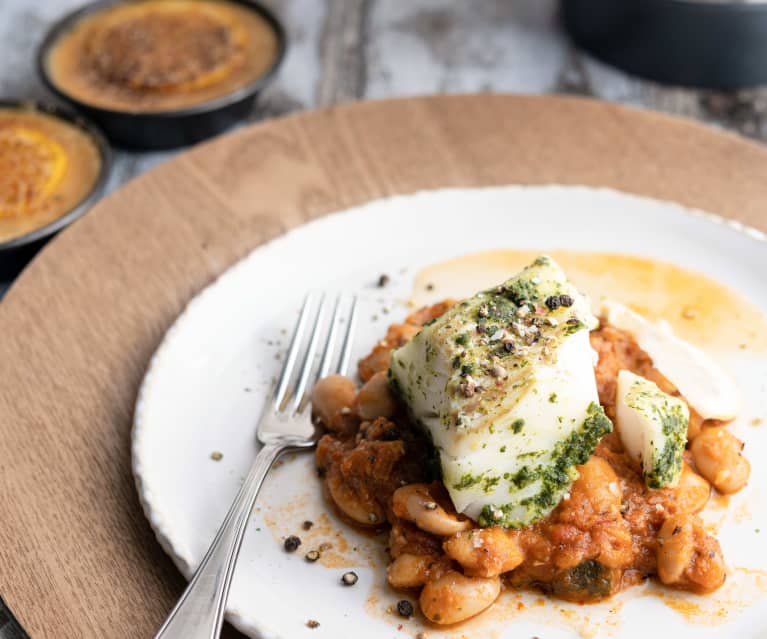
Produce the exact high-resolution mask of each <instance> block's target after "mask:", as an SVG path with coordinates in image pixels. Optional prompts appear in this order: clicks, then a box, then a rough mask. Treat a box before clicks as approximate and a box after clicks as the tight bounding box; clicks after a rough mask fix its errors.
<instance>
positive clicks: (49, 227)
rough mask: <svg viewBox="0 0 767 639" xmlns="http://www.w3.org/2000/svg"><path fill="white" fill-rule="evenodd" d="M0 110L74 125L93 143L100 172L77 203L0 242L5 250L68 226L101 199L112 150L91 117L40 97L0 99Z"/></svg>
mask: <svg viewBox="0 0 767 639" xmlns="http://www.w3.org/2000/svg"><path fill="white" fill-rule="evenodd" d="M0 109H18V110H24V109H26V110H34V111H38V112H40V113H42V114H44V115H50V116H52V117H55V118H58V119H60V120H64V121H65V122H67V123H68V124H71V125H74V126H76V127H77V128H78V129H80V130H81V131H83V132H84V133H86V134H87V135H88V136H89V137H90V138H91V139H92V140H93V141H94V142H95V144H96V148H97V149H98V152H99V157H100V160H101V166H100V167H99V173H98V176H97V177H96V180H95V182H94V183H93V186H92V187H91V189H90V191H88V193H86V194H85V195H84V196H83V197H82V199H81V200H80V201H79V202H78V203H77V204H75V205H74V206H73V207H72V208H71V209H69V210H68V211H66V212H64V213H63V214H62V215H60V216H59V217H57V218H56V219H55V220H53V221H52V222H49V223H48V224H46V225H45V226H41V227H39V228H36V229H34V230H32V231H30V232H29V233H25V234H24V235H19V236H17V237H13V238H11V239H9V240H5V241H2V242H0V251H6V250H8V249H17V248H19V247H21V246H25V245H27V244H32V243H33V242H37V241H38V240H42V239H44V238H46V237H49V236H51V235H53V234H54V233H56V232H57V231H60V230H61V229H63V228H64V227H66V226H68V225H69V224H71V223H72V222H74V221H75V220H76V219H78V218H79V217H82V216H83V215H84V214H85V213H86V212H87V211H88V210H89V209H90V208H91V207H92V206H93V205H94V204H95V203H96V201H98V200H99V199H100V198H101V195H102V194H103V192H104V187H105V186H106V182H107V179H108V178H109V174H110V170H111V168H112V149H111V148H110V146H109V143H108V142H107V140H106V138H105V137H104V135H103V133H101V130H100V129H99V128H98V127H96V125H94V124H93V123H92V122H91V121H90V120H88V119H87V118H84V117H82V116H81V115H79V114H77V113H75V112H74V111H72V110H70V109H67V108H65V107H62V106H59V105H57V104H52V103H50V102H43V101H39V100H12V99H2V98H0Z"/></svg>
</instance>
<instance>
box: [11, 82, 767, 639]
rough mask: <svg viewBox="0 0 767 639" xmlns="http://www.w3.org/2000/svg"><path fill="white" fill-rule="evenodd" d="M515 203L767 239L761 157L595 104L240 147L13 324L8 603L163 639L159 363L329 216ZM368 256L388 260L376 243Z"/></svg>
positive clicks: (703, 132)
mask: <svg viewBox="0 0 767 639" xmlns="http://www.w3.org/2000/svg"><path fill="white" fill-rule="evenodd" d="M508 183H518V184H547V183H560V184H587V185H594V186H610V187H614V188H618V189H623V190H625V191H630V192H633V193H639V194H643V195H649V196H654V197H658V198H663V199H668V200H673V201H676V202H680V203H682V204H685V205H689V206H695V207H700V208H703V209H706V210H709V211H712V212H715V213H719V214H721V215H725V216H729V217H732V218H737V219H738V220H741V221H742V222H745V223H747V224H750V225H752V226H755V227H758V228H761V229H763V230H767V212H766V211H765V203H767V150H765V149H764V148H762V147H760V146H757V145H756V144H753V143H749V142H746V141H744V140H742V139H740V138H738V137H735V136H733V135H730V134H724V133H720V132H717V131H715V130H713V129H709V128H706V127H703V126H701V125H697V124H693V123H691V122H686V121H683V120H678V119H674V118H670V117H667V116H662V115H659V114H656V113H650V112H641V111H636V110H631V109H626V108H623V107H618V106H615V105H610V104H606V103H600V102H593V101H588V100H582V99H578V98H554V97H519V96H498V95H494V96H491V95H481V96H461V97H433V98H417V99H406V100H397V101H387V102H371V103H358V104H352V105H347V106H339V107H335V108H332V109H329V110H326V111H320V112H314V113H305V114H301V115H297V116H293V117H289V118H286V119H281V120H273V121H270V122H267V123H264V124H260V125H256V126H253V127H250V128H246V129H243V130H240V131H238V132H236V133H234V134H231V135H228V136H224V137H222V138H219V139H217V140H215V141H213V142H210V143H208V144H205V145H202V146H200V147H197V148H196V149H194V150H192V151H190V152H188V153H185V154H183V155H181V156H179V157H178V158H177V159H174V160H173V161H171V162H169V163H168V164H165V165H163V166H161V167H160V168H158V169H156V170H154V171H151V172H150V173H148V174H146V175H144V176H142V177H140V178H138V179H136V180H135V181H133V182H131V183H130V184H129V185H127V186H126V187H125V188H123V189H122V190H120V191H119V192H117V193H115V194H113V195H111V196H109V197H107V198H106V199H105V200H103V201H102V202H100V203H99V204H98V205H97V206H96V207H95V208H94V209H93V211H92V212H91V213H89V214H88V215H87V216H85V218H83V219H82V220H81V221H79V222H78V223H76V224H75V225H74V226H73V227H72V228H70V229H69V230H67V231H66V232H64V233H62V234H61V235H60V236H59V237H58V238H57V239H56V240H54V241H53V242H52V243H51V244H50V245H48V246H47V247H46V249H45V250H44V251H43V252H42V254H41V255H40V256H38V258H37V259H36V260H35V261H34V262H33V263H32V265H31V266H30V267H29V268H28V269H27V271H25V273H24V274H23V275H22V276H21V277H20V278H19V280H18V281H17V282H16V283H15V284H14V285H13V287H12V288H11V290H10V291H9V293H8V295H7V297H6V299H5V300H4V301H3V303H2V304H0V595H2V597H3V598H4V599H5V600H6V602H7V603H8V604H9V606H10V608H11V609H12V610H13V611H14V612H15V614H16V615H17V616H18V618H19V621H20V622H21V623H22V625H23V626H24V627H25V628H26V629H27V631H28V632H29V633H30V635H31V636H32V638H33V639H43V638H55V639H69V638H71V639H88V638H91V637H93V638H97V639H103V638H107V637H129V638H133V637H136V638H145V637H150V636H152V635H153V633H154V631H155V629H156V628H157V627H158V625H159V624H160V622H161V620H162V619H163V618H164V616H165V614H166V613H167V612H168V610H169V609H170V607H171V605H172V603H173V601H174V600H175V598H176V597H177V596H178V595H179V594H180V591H181V589H182V587H183V580H182V579H181V577H180V576H179V574H178V573H177V571H176V570H175V568H174V567H173V566H172V564H171V562H170V561H169V560H168V559H167V558H166V557H165V555H164V554H163V552H162V550H161V549H160V547H159V545H158V544H157V543H156V541H155V540H154V537H153V535H152V532H151V530H150V528H149V525H148V524H147V523H146V521H145V520H144V517H143V514H142V512H141V509H140V507H139V504H138V500H137V497H136V492H135V489H134V485H133V479H132V477H131V472H130V450H129V442H130V427H131V417H132V410H133V402H134V399H135V395H136V391H137V388H138V385H139V383H140V381H141V378H142V375H143V373H144V370H145V367H146V365H147V362H148V360H149V358H150V356H151V355H152V352H153V351H154V349H155V348H156V347H157V345H158V343H159V342H160V340H161V338H162V336H163V333H164V331H165V330H166V329H167V328H168V326H169V325H170V324H171V322H172V321H173V320H174V318H175V317H176V315H177V314H178V313H179V311H180V310H181V309H182V308H183V306H184V305H185V304H186V302H188V301H189V299H190V298H191V297H192V296H193V295H194V294H195V293H196V292H197V291H199V290H200V288H202V287H203V286H205V285H206V284H208V283H209V282H211V281H212V280H213V279H214V278H215V277H216V276H217V275H219V274H220V273H221V272H223V271H224V270H225V269H226V268H227V267H228V266H229V265H231V264H232V263H233V262H234V261H235V260H236V259H238V258H240V257H242V256H243V255H245V254H246V252H247V251H249V250H250V249H252V248H253V247H255V246H257V245H258V244H260V243H262V242H264V241H265V240H268V239H270V238H272V237H275V236H276V235H279V234H280V233H282V232H284V231H285V230H287V229H289V228H291V227H294V226H296V225H299V224H301V223H302V222H305V221H306V220H309V219H311V218H315V217H317V216H320V215H323V214H325V213H328V212H330V211H334V210H337V209H342V208H345V207H349V206H352V205H356V204H360V203H362V202H365V201H368V200H371V199H374V198H380V197H383V196H387V195H392V194H396V193H408V192H412V191H416V190H419V189H430V188H438V187H447V186H469V187H470V186H481V185H496V184H508ZM512 214H520V212H510V215H512ZM404 232H407V229H403V233H404ZM367 241H369V242H370V244H371V250H372V251H379V252H384V253H385V252H386V246H377V245H376V243H375V230H374V229H371V232H370V237H369V238H367ZM286 267H287V268H289V265H287V266H286ZM297 587H298V586H297Z"/></svg>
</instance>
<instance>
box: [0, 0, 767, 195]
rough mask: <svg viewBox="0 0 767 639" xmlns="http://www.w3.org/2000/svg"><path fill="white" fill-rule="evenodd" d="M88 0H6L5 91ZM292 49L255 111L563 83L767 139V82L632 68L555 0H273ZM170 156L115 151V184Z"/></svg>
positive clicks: (33, 82) (28, 72)
mask: <svg viewBox="0 0 767 639" xmlns="http://www.w3.org/2000/svg"><path fill="white" fill-rule="evenodd" d="M83 2H84V0H45V1H44V2H33V1H31V0H0V96H4V97H22V98H46V97H49V96H47V95H46V91H45V89H44V88H43V87H42V85H41V83H40V82H39V80H38V78H37V75H36V72H35V69H34V54H35V49H36V47H37V45H38V44H39V42H40V41H41V40H42V38H43V35H44V33H45V31H46V29H47V28H48V26H49V25H50V24H51V23H52V22H53V21H54V20H56V19H57V18H58V17H59V16H61V15H63V14H64V13H66V12H68V11H70V10H72V9H73V8H75V7H77V6H79V5H81V4H83ZM264 3H265V4H267V5H268V6H270V7H271V8H272V9H273V10H274V11H275V12H276V13H277V14H278V15H279V16H280V17H281V18H282V20H283V21H284V23H285V25H286V27H287V29H288V32H289V35H290V49H289V53H288V56H287V58H286V60H285V64H284V66H283V68H282V70H281V72H280V74H279V77H278V78H277V80H276V82H275V83H274V84H273V85H272V86H271V87H270V88H269V89H268V90H267V91H265V92H264V94H263V97H262V99H261V101H260V102H259V104H258V105H257V107H256V108H255V110H254V112H253V114H252V119H253V120H259V119H261V118H265V117H274V116H278V115H282V114H284V113H289V112H291V111H295V110H297V109H311V108H315V107H322V106H327V105H330V104H334V103H337V102H343V101H347V100H357V99H360V98H373V99H375V98H385V97H393V96H404V95H418V94H426V93H461V92H481V91H498V92H521V93H549V92H564V93H578V94H583V95H593V96H596V97H599V98H603V99H606V100H613V101H616V102H623V103H626V104H632V105H636V106H640V107H647V108H652V109H659V110H661V111H667V112H670V113H676V114H679V115H684V116H687V117H693V118H697V119H700V120H704V121H706V122H710V123H712V124H717V125H721V126H724V127H727V128H730V129H734V130H737V131H740V132H741V133H743V134H744V135H747V136H752V137H756V138H765V137H767V125H766V123H765V114H767V91H759V90H756V91H744V92H739V93H736V94H720V93H710V92H702V91H694V90H683V89H677V88H673V87H663V86H660V85H657V84H654V83H652V82H647V81H643V80H639V79H637V78H634V77H630V76H628V75H627V74H625V73H622V72H620V71H618V70H616V69H613V68H611V67H608V66H606V65H604V64H601V63H600V62H598V61H596V60H594V59H593V58H591V57H589V56H588V55H585V54H583V53H581V52H580V51H578V50H577V49H575V48H574V47H573V46H572V45H571V44H570V42H569V41H568V39H567V37H566V36H565V34H564V33H563V31H562V29H561V27H560V24H559V18H558V3H557V1H556V0H479V1H477V2H463V1H459V0H452V1H451V0H407V1H402V0H264ZM169 156H170V153H127V152H120V153H118V154H117V161H116V163H115V167H114V172H113V174H112V177H111V180H110V184H109V188H110V189H115V188H117V187H118V186H120V185H121V184H122V183H124V182H125V181H126V180H128V179H130V178H131V177H133V176H134V175H137V174H138V173H141V172H143V171H145V170H147V169H149V168H151V167H152V166H155V165H156V164H158V163H160V162H162V161H163V160H165V159H166V158H168V157H169Z"/></svg>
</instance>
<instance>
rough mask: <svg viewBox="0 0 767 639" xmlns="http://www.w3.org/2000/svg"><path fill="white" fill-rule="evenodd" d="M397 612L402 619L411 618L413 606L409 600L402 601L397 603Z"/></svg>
mask: <svg viewBox="0 0 767 639" xmlns="http://www.w3.org/2000/svg"><path fill="white" fill-rule="evenodd" d="M397 612H398V613H399V614H400V616H401V617H411V616H412V615H413V604H411V603H410V602H409V601H408V600H407V599H400V600H399V601H398V602H397Z"/></svg>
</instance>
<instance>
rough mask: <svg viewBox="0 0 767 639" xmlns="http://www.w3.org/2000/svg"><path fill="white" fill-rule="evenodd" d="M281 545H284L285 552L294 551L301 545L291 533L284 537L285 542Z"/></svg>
mask: <svg viewBox="0 0 767 639" xmlns="http://www.w3.org/2000/svg"><path fill="white" fill-rule="evenodd" d="M283 545H284V546H285V552H296V550H298V547H299V546H300V545H301V540H300V539H299V538H298V537H296V536H295V535H291V536H290V537H287V538H286V539H285V543H284V544H283Z"/></svg>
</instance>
